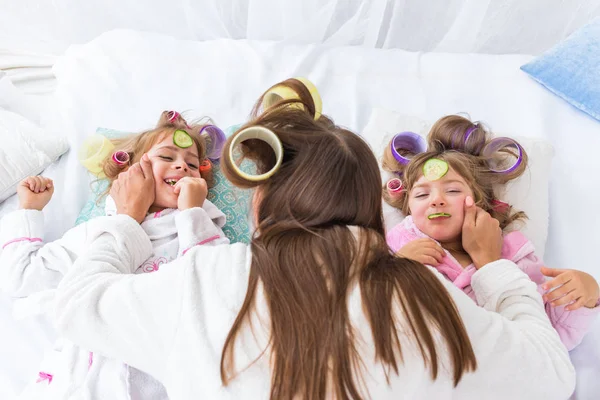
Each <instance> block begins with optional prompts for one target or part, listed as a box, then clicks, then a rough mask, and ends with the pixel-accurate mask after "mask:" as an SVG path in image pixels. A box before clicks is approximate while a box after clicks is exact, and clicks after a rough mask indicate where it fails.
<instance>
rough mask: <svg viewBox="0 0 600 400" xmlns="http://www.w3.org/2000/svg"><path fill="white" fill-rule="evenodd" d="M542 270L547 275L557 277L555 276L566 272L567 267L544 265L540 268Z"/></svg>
mask: <svg viewBox="0 0 600 400" xmlns="http://www.w3.org/2000/svg"><path fill="white" fill-rule="evenodd" d="M540 271H541V273H542V274H543V275H545V276H549V277H551V278H555V277H557V276H559V275H560V274H562V273H564V272H566V271H567V270H565V269H558V268H548V267H546V266H543V267H542V268H540Z"/></svg>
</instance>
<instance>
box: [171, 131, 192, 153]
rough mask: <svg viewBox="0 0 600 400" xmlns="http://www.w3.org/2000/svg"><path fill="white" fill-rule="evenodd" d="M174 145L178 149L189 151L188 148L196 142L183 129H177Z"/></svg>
mask: <svg viewBox="0 0 600 400" xmlns="http://www.w3.org/2000/svg"><path fill="white" fill-rule="evenodd" d="M173 143H174V144H175V146H177V147H181V148H182V149H187V148H188V147H190V146H191V145H193V144H194V141H193V140H192V137H191V136H190V135H189V134H188V133H187V132H186V131H184V130H183V129H177V130H176V131H175V133H173Z"/></svg>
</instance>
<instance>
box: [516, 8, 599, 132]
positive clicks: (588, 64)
mask: <svg viewBox="0 0 600 400" xmlns="http://www.w3.org/2000/svg"><path fill="white" fill-rule="evenodd" d="M521 69H522V70H523V71H525V72H526V73H527V74H529V75H530V76H531V77H532V78H533V79H535V80H536V81H538V82H540V83H541V84H542V85H544V86H545V87H546V88H548V89H549V90H550V91H551V92H553V93H555V94H556V95H558V96H560V97H562V98H563V99H565V100H566V101H568V102H569V103H571V104H572V105H574V106H575V107H577V108H579V109H580V110H582V111H584V112H586V113H588V114H589V115H591V116H592V117H594V118H596V119H597V120H599V121H600V18H596V19H594V20H593V21H592V22H590V23H589V24H588V25H586V26H584V27H583V28H581V29H579V30H578V31H576V32H575V33H573V34H572V35H571V36H569V37H568V38H567V39H566V40H564V41H563V42H561V43H559V44H558V45H556V46H555V47H553V48H552V49H550V50H548V51H547V52H546V53H544V54H542V55H541V56H540V57H538V58H536V59H535V60H533V61H531V62H530V63H528V64H525V65H523V66H522V67H521Z"/></svg>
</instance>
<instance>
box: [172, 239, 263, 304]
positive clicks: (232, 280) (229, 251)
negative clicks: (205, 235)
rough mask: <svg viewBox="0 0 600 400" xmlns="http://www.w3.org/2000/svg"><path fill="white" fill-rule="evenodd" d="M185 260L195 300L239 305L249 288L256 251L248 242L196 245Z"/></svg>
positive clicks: (186, 277)
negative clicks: (251, 248) (253, 256)
mask: <svg viewBox="0 0 600 400" xmlns="http://www.w3.org/2000/svg"><path fill="white" fill-rule="evenodd" d="M180 260H185V261H184V263H185V265H183V266H180V267H184V268H186V273H185V277H184V278H183V279H184V280H185V281H186V282H187V285H188V288H189V291H190V292H189V293H191V297H190V299H191V301H192V302H194V303H198V302H207V301H208V302H209V303H210V304H211V305H212V306H214V307H216V308H217V309H222V310H223V311H224V310H233V309H239V307H240V306H241V303H242V302H243V299H244V296H245V294H246V291H247V288H248V276H249V272H250V263H251V261H252V254H251V250H250V246H249V245H247V244H244V243H234V244H220V245H216V246H195V247H194V248H192V249H190V251H188V252H187V253H186V254H185V255H184V256H183V257H182V258H181V259H180Z"/></svg>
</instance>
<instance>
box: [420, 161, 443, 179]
mask: <svg viewBox="0 0 600 400" xmlns="http://www.w3.org/2000/svg"><path fill="white" fill-rule="evenodd" d="M447 173H448V163H447V162H446V161H444V160H440V159H438V158H431V159H429V160H427V161H426V162H425V164H424V165H423V176H425V179H427V180H428V181H437V180H438V179H441V178H442V177H443V176H444V175H446V174H447Z"/></svg>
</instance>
